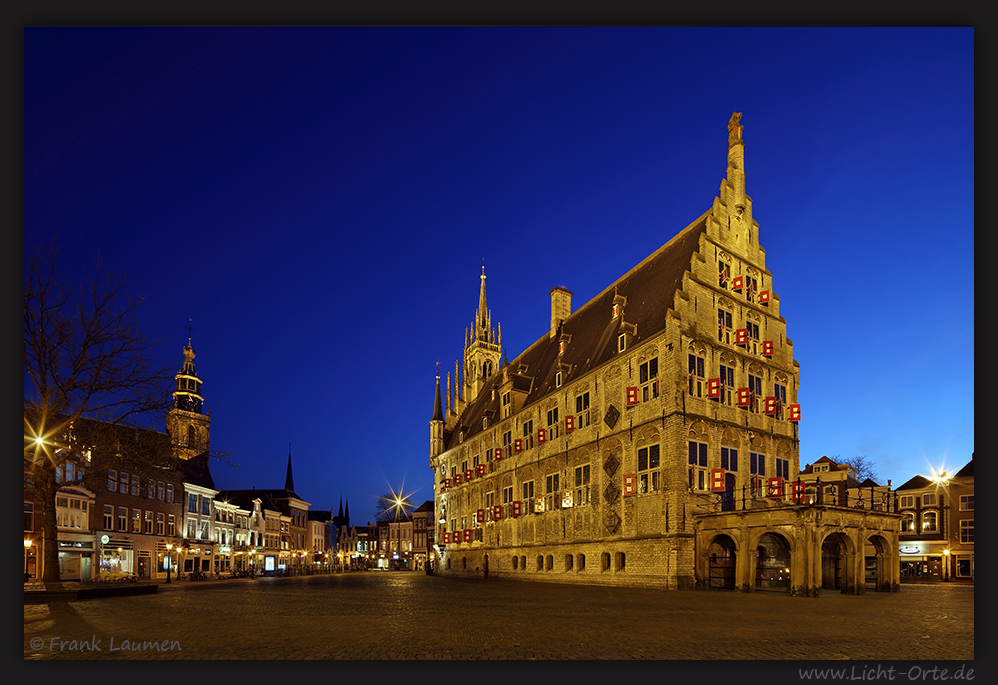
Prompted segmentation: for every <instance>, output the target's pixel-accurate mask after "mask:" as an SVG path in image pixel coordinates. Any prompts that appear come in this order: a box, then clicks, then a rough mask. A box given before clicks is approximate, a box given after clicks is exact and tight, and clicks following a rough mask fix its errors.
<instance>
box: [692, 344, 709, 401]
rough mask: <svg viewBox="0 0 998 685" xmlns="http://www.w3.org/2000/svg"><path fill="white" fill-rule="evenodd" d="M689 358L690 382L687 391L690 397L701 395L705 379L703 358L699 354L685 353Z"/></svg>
mask: <svg viewBox="0 0 998 685" xmlns="http://www.w3.org/2000/svg"><path fill="white" fill-rule="evenodd" d="M687 358H688V360H689V364H688V367H689V373H690V384H689V393H690V396H691V397H703V394H704V384H705V383H706V381H707V379H706V376H705V375H704V374H705V370H704V358H703V357H701V356H700V355H696V354H692V353H691V354H689V355H687Z"/></svg>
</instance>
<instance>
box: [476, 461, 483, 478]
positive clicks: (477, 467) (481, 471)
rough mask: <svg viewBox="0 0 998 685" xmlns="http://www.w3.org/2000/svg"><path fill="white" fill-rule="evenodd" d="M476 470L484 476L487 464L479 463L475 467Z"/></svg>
mask: <svg viewBox="0 0 998 685" xmlns="http://www.w3.org/2000/svg"><path fill="white" fill-rule="evenodd" d="M475 471H477V472H478V475H479V476H484V475H485V464H479V465H478V466H476V467H475Z"/></svg>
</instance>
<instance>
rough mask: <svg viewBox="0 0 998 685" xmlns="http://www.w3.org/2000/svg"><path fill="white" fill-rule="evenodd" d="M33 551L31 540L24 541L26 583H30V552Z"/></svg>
mask: <svg viewBox="0 0 998 685" xmlns="http://www.w3.org/2000/svg"><path fill="white" fill-rule="evenodd" d="M29 549H31V540H30V539H29V538H25V539H24V582H25V583H27V582H28V578H30V576H29V575H28V550H29Z"/></svg>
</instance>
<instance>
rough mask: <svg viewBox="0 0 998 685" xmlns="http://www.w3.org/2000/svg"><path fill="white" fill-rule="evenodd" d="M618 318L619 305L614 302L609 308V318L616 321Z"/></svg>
mask: <svg viewBox="0 0 998 685" xmlns="http://www.w3.org/2000/svg"><path fill="white" fill-rule="evenodd" d="M618 316H620V303H618V302H614V303H613V306H612V307H611V308H610V317H611V318H614V319H616V318H617V317H618Z"/></svg>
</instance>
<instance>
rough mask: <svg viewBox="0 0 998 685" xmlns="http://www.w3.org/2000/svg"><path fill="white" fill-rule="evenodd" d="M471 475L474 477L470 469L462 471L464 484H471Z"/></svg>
mask: <svg viewBox="0 0 998 685" xmlns="http://www.w3.org/2000/svg"><path fill="white" fill-rule="evenodd" d="M473 475H474V472H473V471H472V470H471V469H465V470H464V480H465V481H466V482H468V483H470V482H471V478H472V476H473Z"/></svg>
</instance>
